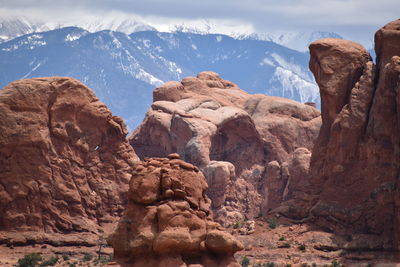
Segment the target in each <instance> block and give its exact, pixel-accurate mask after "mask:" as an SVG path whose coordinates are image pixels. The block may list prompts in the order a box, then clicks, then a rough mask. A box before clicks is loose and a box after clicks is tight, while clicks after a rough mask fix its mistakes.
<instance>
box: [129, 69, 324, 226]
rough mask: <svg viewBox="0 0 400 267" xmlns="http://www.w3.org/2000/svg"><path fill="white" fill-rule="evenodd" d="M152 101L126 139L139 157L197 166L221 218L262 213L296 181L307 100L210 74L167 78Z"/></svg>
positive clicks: (315, 126)
mask: <svg viewBox="0 0 400 267" xmlns="http://www.w3.org/2000/svg"><path fill="white" fill-rule="evenodd" d="M153 98H154V103H153V104H152V106H151V109H150V110H149V111H148V112H147V114H146V118H145V119H144V122H143V123H142V124H141V126H140V127H139V128H138V129H137V130H136V131H135V132H134V133H133V134H132V136H131V137H130V138H129V140H130V143H131V144H132V146H133V147H134V149H135V151H136V153H137V154H138V156H139V157H140V158H142V159H143V158H145V157H165V156H166V155H168V154H170V153H175V152H176V153H178V154H179V155H180V156H181V157H182V158H183V159H184V160H185V161H188V162H190V163H192V164H194V165H196V166H197V167H199V168H200V169H201V170H202V171H203V172H204V174H205V176H206V179H207V181H208V184H209V191H208V196H209V197H210V198H211V200H212V203H213V204H212V208H213V209H214V211H216V217H217V218H218V219H220V221H221V222H222V221H223V222H224V223H232V222H235V221H238V220H243V219H244V214H246V216H247V217H253V216H256V215H258V214H259V213H260V212H261V213H266V212H267V211H268V210H270V209H273V208H275V207H276V206H277V205H278V204H279V203H280V202H281V201H282V200H284V199H286V198H289V197H290V196H291V192H292V189H293V188H294V187H295V186H296V185H297V184H298V181H299V180H301V179H302V178H303V177H302V176H300V177H296V176H295V175H290V172H289V170H290V168H291V165H292V163H293V164H295V162H297V161H298V160H301V159H299V157H300V158H304V157H308V158H309V156H310V152H309V151H310V150H311V149H312V147H313V141H314V140H315V139H316V137H317V134H318V131H319V128H320V112H319V111H318V110H316V109H315V108H314V107H312V105H305V104H301V103H297V102H295V101H291V100H288V99H283V98H278V97H271V96H266V95H250V94H248V93H246V92H244V91H242V90H241V89H240V88H238V87H237V85H235V84H234V83H232V82H229V81H226V80H224V79H221V78H220V77H219V76H218V74H216V73H213V72H203V73H200V74H199V75H198V76H197V77H189V78H185V79H183V80H182V81H181V82H168V83H166V84H164V85H163V86H161V87H159V88H156V89H155V91H154V94H153ZM297 149H299V151H297ZM295 151H297V152H296V153H295ZM307 167H308V166H307ZM298 173H300V172H298Z"/></svg>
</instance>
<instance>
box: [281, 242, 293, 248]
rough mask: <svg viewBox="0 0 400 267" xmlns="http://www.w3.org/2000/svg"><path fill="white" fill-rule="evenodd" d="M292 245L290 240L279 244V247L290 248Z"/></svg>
mask: <svg viewBox="0 0 400 267" xmlns="http://www.w3.org/2000/svg"><path fill="white" fill-rule="evenodd" d="M290 247H291V246H290V243H289V242H286V243H283V244H282V245H279V246H278V248H290Z"/></svg>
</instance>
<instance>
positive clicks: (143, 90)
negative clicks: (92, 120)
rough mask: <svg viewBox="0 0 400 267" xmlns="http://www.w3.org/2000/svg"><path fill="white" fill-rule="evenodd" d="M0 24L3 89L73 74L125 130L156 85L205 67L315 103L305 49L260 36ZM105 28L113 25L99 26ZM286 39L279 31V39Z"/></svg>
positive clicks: (121, 24) (124, 24) (123, 25)
mask: <svg viewBox="0 0 400 267" xmlns="http://www.w3.org/2000/svg"><path fill="white" fill-rule="evenodd" d="M1 25H2V26H1V28H0V35H1V36H2V38H3V40H4V41H3V42H2V43H0V68H1V70H2V72H1V73H0V88H1V87H3V86H5V85H6V84H7V83H9V82H11V81H13V80H16V79H21V78H30V77H43V76H70V77H74V78H77V79H79V80H81V81H82V82H84V83H85V84H87V85H88V86H89V87H91V88H92V89H93V90H94V91H95V92H96V94H97V96H98V97H99V98H100V99H101V100H102V101H103V102H105V103H106V104H107V105H108V106H109V107H110V109H111V110H112V111H113V112H114V113H115V114H118V115H121V116H122V117H123V118H124V119H125V121H126V122H127V124H128V126H129V128H130V130H133V129H134V128H135V127H136V126H137V125H138V124H139V123H140V122H141V121H142V119H143V116H144V113H145V112H146V110H147V108H149V106H150V104H151V102H152V89H153V88H154V87H156V86H158V85H161V84H162V83H164V82H166V81H169V80H181V79H182V78H184V77H186V76H194V75H196V74H197V73H199V72H201V71H206V70H212V71H215V72H217V73H219V74H220V75H221V76H222V77H223V78H225V79H228V80H231V81H233V82H235V83H237V84H238V85H239V86H240V87H241V88H242V89H244V90H246V91H248V92H250V93H265V94H268V95H275V96H282V97H287V98H291V99H294V100H297V101H300V102H307V101H312V102H316V103H317V105H319V92H318V87H317V86H316V84H315V82H314V79H313V76H312V75H311V73H310V72H309V70H308V60H309V54H308V53H306V52H300V51H296V50H293V49H290V48H288V47H285V46H283V45H280V44H278V43H275V42H273V41H271V40H265V39H266V37H265V36H254V35H250V36H247V37H246V36H244V35H241V36H240V37H239V36H236V37H235V38H233V37H231V36H228V35H223V34H210V33H204V32H199V31H196V33H194V32H193V31H190V30H187V29H180V30H181V31H175V32H158V31H156V30H155V29H154V28H151V27H150V26H148V25H144V24H140V23H135V22H134V21H131V22H129V21H109V22H108V23H107V22H104V21H103V24H101V23H98V24H96V23H91V24H86V28H87V29H84V28H79V27H61V26H62V25H61V26H60V25H59V26H60V27H61V28H60V27H56V26H55V25H50V24H40V23H36V24H35V23H32V22H30V21H27V20H26V21H24V20H19V21H18V20H16V21H15V23H14V24H13V23H11V22H10V21H9V22H8V23H5V22H4V21H3V22H2V23H1ZM13 25H14V26H13ZM13 27H15V29H13ZM51 28H53V30H49V29H51ZM103 28H110V29H114V30H117V31H114V30H100V31H98V30H99V29H103ZM88 29H90V31H89V30H88ZM39 30H43V32H37V31H39ZM130 31H133V33H131V34H127V32H130ZM17 35H19V37H15V36H17ZM321 35H322V34H321ZM321 35H319V36H321ZM326 35H328V36H330V37H337V36H336V35H335V34H333V33H332V34H331V35H329V34H326ZM324 37H326V36H324ZM289 39H290V38H286V39H284V38H281V43H284V42H286V41H287V40H289ZM295 39H296V37H295V36H293V37H292V38H291V39H290V40H295Z"/></svg>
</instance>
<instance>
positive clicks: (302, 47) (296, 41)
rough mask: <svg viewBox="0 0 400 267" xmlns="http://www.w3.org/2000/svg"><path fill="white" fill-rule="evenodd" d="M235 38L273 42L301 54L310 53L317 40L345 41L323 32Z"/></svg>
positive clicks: (247, 35) (255, 35) (257, 34)
mask: <svg viewBox="0 0 400 267" xmlns="http://www.w3.org/2000/svg"><path fill="white" fill-rule="evenodd" d="M233 37H234V38H236V39H240V40H244V39H253V40H262V41H272V42H275V43H277V44H280V45H283V46H286V47H288V48H291V49H294V50H297V51H300V52H306V51H308V46H309V45H310V43H312V42H313V41H315V40H319V39H322V38H339V39H343V37H342V36H340V35H339V34H337V33H334V32H323V31H300V32H279V33H251V34H236V35H233Z"/></svg>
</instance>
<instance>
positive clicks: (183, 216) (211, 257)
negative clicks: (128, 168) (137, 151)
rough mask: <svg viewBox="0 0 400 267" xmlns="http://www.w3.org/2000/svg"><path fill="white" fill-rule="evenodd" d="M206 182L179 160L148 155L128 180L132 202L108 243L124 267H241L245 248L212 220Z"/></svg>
mask: <svg viewBox="0 0 400 267" xmlns="http://www.w3.org/2000/svg"><path fill="white" fill-rule="evenodd" d="M206 189H207V182H206V179H205V178H204V176H203V174H202V173H201V172H199V169H198V168H197V167H195V166H194V165H192V164H190V163H187V162H184V161H183V160H180V159H179V155H178V154H171V155H169V156H168V158H146V159H145V160H144V161H143V162H142V163H141V164H138V165H137V166H136V169H135V171H134V173H133V176H132V179H131V180H130V183H129V204H128V207H127V209H126V211H125V214H124V216H123V217H122V218H121V220H120V222H119V224H118V227H117V229H116V231H115V232H114V233H113V234H112V235H111V236H110V237H109V240H108V242H109V243H110V244H111V245H112V246H113V247H114V257H115V258H116V260H117V261H118V263H119V264H120V265H121V266H131V267H134V266H138V267H139V266H140V267H146V266H149V267H150V266H151V267H156V266H160V267H161V266H162V267H168V266H171V267H172V266H173V267H175V266H181V267H184V266H193V267H194V266H207V267H213V266H215V267H217V266H218V267H223V266H231V267H233V266H240V265H239V264H238V263H236V262H235V260H234V258H233V254H234V253H235V252H236V251H238V250H241V249H243V246H242V244H241V243H240V242H238V241H237V240H235V239H234V237H233V236H231V235H230V234H228V233H225V232H224V231H223V228H222V227H221V225H219V224H218V223H216V222H214V221H213V220H212V213H211V209H210V206H211V201H210V199H209V198H208V197H207V196H206Z"/></svg>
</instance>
